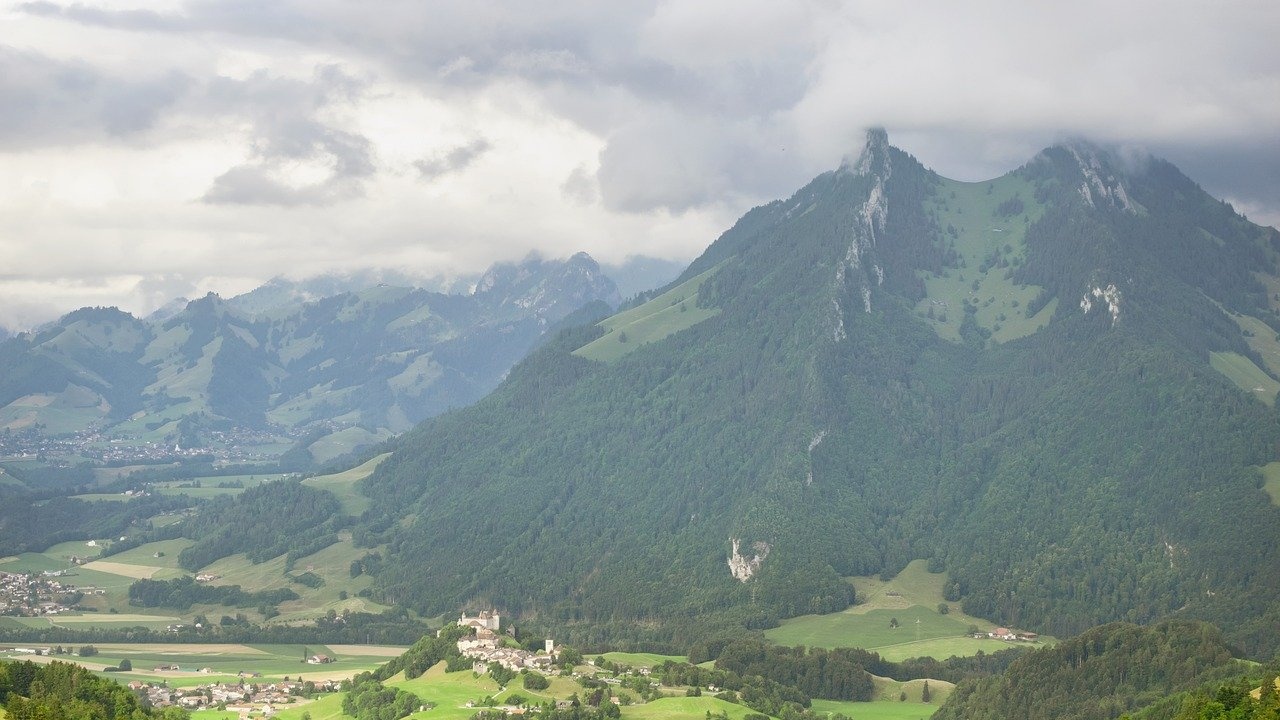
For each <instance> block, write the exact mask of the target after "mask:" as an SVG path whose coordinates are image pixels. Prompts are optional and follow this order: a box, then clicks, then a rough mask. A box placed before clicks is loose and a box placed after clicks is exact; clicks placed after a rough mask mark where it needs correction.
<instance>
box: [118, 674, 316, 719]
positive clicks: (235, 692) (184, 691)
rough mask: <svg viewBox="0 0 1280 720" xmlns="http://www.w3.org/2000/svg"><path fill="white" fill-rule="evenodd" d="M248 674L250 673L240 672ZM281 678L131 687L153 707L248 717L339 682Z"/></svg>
mask: <svg viewBox="0 0 1280 720" xmlns="http://www.w3.org/2000/svg"><path fill="white" fill-rule="evenodd" d="M241 676H242V677H248V676H249V674H248V673H241ZM310 685H311V687H306V685H305V684H304V683H303V682H302V681H291V680H282V681H279V682H273V683H266V684H247V683H245V682H244V681H243V680H241V681H240V682H238V683H234V682H221V683H209V684H207V685H199V686H195V687H184V688H171V687H168V686H167V685H166V684H164V683H157V682H143V681H141V680H134V681H133V682H131V683H129V689H130V690H133V691H134V692H138V693H141V694H144V695H146V697H147V700H148V701H150V703H151V705H152V706H153V707H158V708H163V707H181V708H185V709H187V710H200V709H205V708H216V707H223V708H226V709H227V710H230V711H232V712H238V713H240V717H247V716H248V715H249V713H260V714H262V715H272V714H274V713H275V712H276V710H278V709H279V708H280V707H281V706H283V705H290V704H292V703H295V702H297V701H298V698H299V696H301V695H302V694H303V693H304V692H308V691H311V692H333V691H336V690H337V689H338V683H337V682H334V681H330V680H326V681H323V682H315V683H310Z"/></svg>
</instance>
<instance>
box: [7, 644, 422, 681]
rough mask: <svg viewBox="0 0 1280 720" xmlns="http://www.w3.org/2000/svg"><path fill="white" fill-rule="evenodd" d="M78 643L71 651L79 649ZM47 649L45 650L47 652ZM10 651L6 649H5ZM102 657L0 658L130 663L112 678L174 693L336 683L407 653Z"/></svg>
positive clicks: (250, 650)
mask: <svg viewBox="0 0 1280 720" xmlns="http://www.w3.org/2000/svg"><path fill="white" fill-rule="evenodd" d="M80 645H81V644H80V643H75V644H73V645H71V646H72V647H76V648H79V647H80ZM43 646H44V645H42V647H43ZM5 647H8V646H5ZM94 647H95V648H97V650H98V654H96V655H93V656H92V657H88V658H82V657H79V656H78V655H64V656H56V657H52V658H48V657H40V658H33V657H32V656H30V655H23V654H19V653H14V652H4V651H3V650H0V658H9V659H37V660H42V661H48V660H63V661H66V662H74V663H77V664H80V665H83V666H84V667H85V668H87V669H89V670H94V671H101V670H102V669H103V668H106V667H116V666H119V664H120V661H122V660H126V659H127V660H129V662H130V663H131V664H132V665H133V669H132V670H131V671H130V672H121V673H110V674H109V677H111V678H113V679H116V680H120V681H121V682H128V681H130V680H143V681H158V680H164V681H165V682H167V683H168V684H169V685H171V686H173V687H191V686H194V685H203V684H207V683H212V682H224V681H229V680H233V679H238V674H239V673H241V672H243V673H245V674H246V675H252V674H253V673H258V674H260V675H261V678H255V680H254V681H255V682H270V681H272V680H278V679H281V678H284V677H290V678H298V677H301V678H302V679H303V680H336V679H343V678H348V677H351V676H353V675H355V674H357V673H361V672H364V671H366V670H372V669H373V668H376V667H377V666H379V665H381V664H382V663H385V662H386V661H387V659H388V656H389V655H391V656H394V655H399V654H400V653H402V652H404V648H389V647H385V646H370V647H369V648H367V649H366V648H364V647H363V646H359V645H344V646H338V647H341V648H342V650H341V651H339V650H338V649H337V648H336V647H331V646H326V645H305V646H304V645H232V644H221V645H203V644H194V643H192V644H177V643H175V644H167V643H145V644H138V643H95V644H94ZM316 654H323V655H329V656H330V657H332V658H335V659H336V660H335V662H332V663H329V664H325V665H310V664H308V663H306V662H304V661H303V659H304V658H305V657H306V656H307V655H316ZM160 666H177V668H178V669H177V670H160V669H158V668H159V667H160Z"/></svg>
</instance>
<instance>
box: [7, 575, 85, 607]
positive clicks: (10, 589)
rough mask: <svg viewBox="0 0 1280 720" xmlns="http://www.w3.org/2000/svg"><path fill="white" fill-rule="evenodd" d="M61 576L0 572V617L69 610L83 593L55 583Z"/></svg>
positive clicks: (59, 582)
mask: <svg viewBox="0 0 1280 720" xmlns="http://www.w3.org/2000/svg"><path fill="white" fill-rule="evenodd" d="M63 572H64V571H47V572H44V573H40V574H36V573H9V572H0V615H9V616H18V617H37V616H40V615H58V614H60V613H64V612H67V611H68V610H71V609H72V607H74V606H75V605H76V603H78V602H80V599H81V598H82V597H83V596H84V592H83V591H82V590H79V589H77V588H76V587H75V586H74V585H68V584H65V583H63V582H61V581H60V580H57V579H56V578H58V577H61V576H62V575H63Z"/></svg>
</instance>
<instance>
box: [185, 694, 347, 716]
mask: <svg viewBox="0 0 1280 720" xmlns="http://www.w3.org/2000/svg"><path fill="white" fill-rule="evenodd" d="M344 695H345V693H334V694H332V695H325V696H324V697H322V698H320V699H319V700H316V701H315V702H313V703H308V704H306V705H298V706H295V707H286V708H283V709H281V710H280V712H278V713H276V714H275V715H272V717H273V718H276V719H277V720H302V715H303V713H306V714H308V715H310V716H311V720H340V719H341V718H346V717H348V716H347V715H343V714H342V698H343V696H344ZM219 715H220V714H219V713H213V714H211V715H209V716H208V717H206V716H205V714H204V713H198V712H197V713H192V714H191V720H209V718H219ZM238 717H239V716H238V715H235V714H231V715H227V718H228V720H236V719H237V718H238ZM219 720H220V718H219Z"/></svg>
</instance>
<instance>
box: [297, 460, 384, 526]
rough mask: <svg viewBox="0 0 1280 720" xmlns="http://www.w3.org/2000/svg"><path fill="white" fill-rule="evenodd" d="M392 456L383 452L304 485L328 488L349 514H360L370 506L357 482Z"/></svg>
mask: <svg viewBox="0 0 1280 720" xmlns="http://www.w3.org/2000/svg"><path fill="white" fill-rule="evenodd" d="M390 456H391V453H383V454H381V455H378V456H377V457H374V458H371V459H369V460H368V461H366V462H364V463H363V464H361V465H357V466H356V467H353V468H351V469H350V470H344V471H343V472H340V473H334V474H333V475H317V476H316V477H310V478H307V479H306V480H303V481H302V484H303V485H309V486H311V487H313V488H316V489H318V490H328V491H329V492H331V493H333V494H334V495H336V496H338V500H339V501H340V502H341V503H342V511H343V512H344V513H347V514H348V515H360V514H361V513H363V512H364V511H365V510H366V509H367V508H368V507H369V498H367V497H365V496H364V495H362V494H360V492H359V490H358V489H357V488H356V483H358V482H359V481H361V480H363V479H365V478H367V477H369V475H370V474H371V473H373V471H374V470H375V469H377V467H378V465H380V464H382V461H383V460H386V459H387V458H388V457H390Z"/></svg>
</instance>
